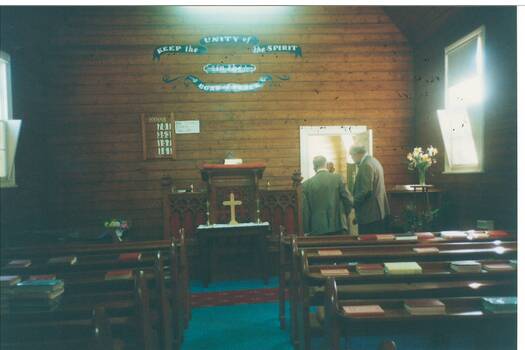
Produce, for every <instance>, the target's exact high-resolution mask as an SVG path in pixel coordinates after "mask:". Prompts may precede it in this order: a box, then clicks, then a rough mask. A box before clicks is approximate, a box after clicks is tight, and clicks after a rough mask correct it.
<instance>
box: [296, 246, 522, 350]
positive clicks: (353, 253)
mask: <svg viewBox="0 0 525 350" xmlns="http://www.w3.org/2000/svg"><path fill="white" fill-rule="evenodd" d="M430 246H432V245H430ZM435 246H436V247H439V253H435V254H420V253H416V252H414V251H413V248H414V247H416V245H407V244H403V245H389V246H379V245H378V246H367V247H356V246H353V247H341V248H339V253H340V255H333V256H324V255H320V254H319V249H317V248H307V249H301V250H300V254H299V253H297V254H299V255H300V261H301V263H300V266H301V269H300V270H299V272H298V273H297V275H298V276H297V277H294V279H296V280H297V287H296V288H297V290H296V295H297V299H296V300H295V303H294V304H296V305H295V308H294V309H293V310H294V311H295V312H296V314H292V326H293V327H296V328H295V334H296V335H297V337H298V339H297V338H294V339H293V340H294V344H295V345H296V346H297V345H299V346H300V348H301V349H304V348H306V349H307V348H308V346H309V338H308V335H309V329H310V320H309V312H308V310H309V307H310V305H320V303H321V301H320V299H322V298H319V297H318V295H319V293H314V294H313V295H312V294H311V292H310V290H311V288H312V287H316V286H317V287H320V286H323V285H324V283H325V281H326V279H327V278H328V277H327V276H324V275H322V274H320V273H319V270H320V268H321V267H323V266H324V267H331V268H333V267H338V266H337V265H336V266H333V264H340V266H339V267H345V268H346V267H348V265H347V264H348V263H355V262H379V263H383V262H392V261H418V262H425V261H427V262H431V261H441V262H442V263H441V264H440V263H422V265H423V266H424V267H426V269H424V273H422V274H417V275H401V276H392V275H387V274H385V275H380V276H360V275H350V276H338V277H336V279H337V280H338V282H341V283H345V284H348V285H352V287H355V285H356V284H360V285H363V286H364V287H365V289H364V290H365V291H368V292H371V293H373V292H374V291H373V290H371V291H370V290H369V289H367V288H366V285H367V284H370V285H371V284H372V283H376V284H378V283H382V284H383V286H382V288H383V289H385V288H388V284H389V283H390V284H392V283H400V284H399V285H398V286H396V288H398V287H399V288H401V289H402V290H404V289H406V287H407V285H408V284H409V283H414V282H429V283H438V282H441V281H443V282H448V281H454V280H458V279H465V278H466V279H467V281H469V283H467V285H466V287H467V289H466V292H467V293H468V292H469V291H470V290H471V288H468V284H472V283H476V284H479V283H485V282H486V280H498V281H501V282H506V281H509V280H510V281H514V282H511V286H510V287H509V288H511V289H512V288H513V286H514V285H515V281H516V272H515V271H511V272H504V273H501V272H499V273H481V274H466V275H465V274H460V273H450V270H448V269H446V266H447V263H443V261H445V262H449V261H454V260H474V259H492V260H494V259H498V260H502V259H507V260H508V259H514V258H516V256H517V245H516V242H505V243H501V244H499V245H497V248H500V249H497V250H495V248H494V244H493V243H492V242H483V243H478V242H471V243H440V244H435ZM417 247H421V245H417ZM427 247H428V246H427ZM295 250H296V251H297V250H298V249H297V248H296V247H295ZM498 260H494V261H498ZM312 264H314V265H312ZM315 264H318V265H320V266H315ZM328 265H332V266H328ZM351 269H352V272H354V273H355V272H356V271H355V267H353V268H351ZM453 286H457V287H464V286H462V285H461V284H460V285H451V286H447V288H449V287H453ZM501 286H502V288H503V291H501V292H499V293H504V292H505V290H506V289H505V288H507V287H508V286H507V285H505V284H501ZM377 287H379V285H378V286H377ZM422 287H423V285H422ZM354 291H357V289H356V288H354ZM395 291H396V290H394V291H393V292H395ZM448 292H449V291H447V293H448ZM458 292H459V291H458ZM463 292H465V291H463ZM316 294H317V298H316ZM294 317H295V319H294ZM305 337H306V338H305Z"/></svg>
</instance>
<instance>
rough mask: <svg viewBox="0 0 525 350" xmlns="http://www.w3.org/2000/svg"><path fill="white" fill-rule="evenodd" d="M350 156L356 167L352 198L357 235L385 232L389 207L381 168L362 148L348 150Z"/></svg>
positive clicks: (356, 147) (354, 147)
mask: <svg viewBox="0 0 525 350" xmlns="http://www.w3.org/2000/svg"><path fill="white" fill-rule="evenodd" d="M350 156H352V159H353V160H354V162H355V163H356V164H357V165H358V170H357V176H356V178H355V184H354V190H353V196H354V207H355V211H356V219H357V223H358V224H359V233H360V234H363V233H383V232H386V230H387V220H388V216H389V215H390V206H389V205H388V197H387V194H386V191H385V179H384V174H383V166H382V165H381V163H379V161H378V160H377V159H375V158H374V157H372V156H371V155H369V154H368V153H367V152H366V149H365V148H364V147H362V146H353V147H352V148H350Z"/></svg>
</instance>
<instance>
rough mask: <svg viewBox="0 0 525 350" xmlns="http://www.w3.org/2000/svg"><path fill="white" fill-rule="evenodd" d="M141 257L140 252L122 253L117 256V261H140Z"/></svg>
mask: <svg viewBox="0 0 525 350" xmlns="http://www.w3.org/2000/svg"><path fill="white" fill-rule="evenodd" d="M141 258H142V254H141V253H123V254H120V255H119V256H118V261H123V262H126V261H140V259H141Z"/></svg>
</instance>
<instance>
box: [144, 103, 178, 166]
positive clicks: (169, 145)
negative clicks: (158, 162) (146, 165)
mask: <svg viewBox="0 0 525 350" xmlns="http://www.w3.org/2000/svg"><path fill="white" fill-rule="evenodd" d="M174 119H175V118H174V115H173V113H171V114H169V115H164V116H162V115H153V116H147V115H142V117H141V122H142V152H143V156H144V160H146V159H163V158H165V159H175V120H174Z"/></svg>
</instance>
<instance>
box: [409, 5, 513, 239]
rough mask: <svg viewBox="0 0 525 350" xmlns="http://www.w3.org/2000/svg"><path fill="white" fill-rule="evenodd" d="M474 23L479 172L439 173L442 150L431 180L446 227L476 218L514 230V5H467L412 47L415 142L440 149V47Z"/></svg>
mask: <svg viewBox="0 0 525 350" xmlns="http://www.w3.org/2000/svg"><path fill="white" fill-rule="evenodd" d="M480 25H485V29H486V35H485V39H486V50H485V66H486V83H487V84H486V88H487V90H486V91H487V96H486V100H485V171H484V173H481V174H453V175H451V174H449V175H445V174H441V172H442V171H443V164H444V163H443V153H441V155H440V157H439V159H440V161H439V162H438V164H437V165H438V166H437V167H433V169H432V174H433V176H432V177H431V180H430V181H431V182H432V183H434V184H437V185H438V186H440V187H442V188H444V189H445V190H446V191H447V194H448V201H447V203H446V204H445V205H446V207H445V208H444V209H445V210H446V212H447V213H448V214H449V217H448V218H447V219H448V222H449V225H450V227H454V228H461V227H464V228H471V227H473V226H474V225H475V223H476V219H492V220H495V221H496V226H497V227H500V228H506V229H511V230H515V229H516V228H517V89H516V72H517V70H516V9H515V8H514V7H490V8H487V7H486V8H476V7H473V8H470V9H467V10H465V11H463V13H462V15H461V16H460V17H458V18H454V19H453V21H451V22H450V23H447V25H446V26H445V27H444V29H443V30H442V31H440V32H438V33H436V34H435V35H433V36H432V37H430V38H429V39H428V40H427V41H426V43H425V44H424V45H421V46H420V47H417V48H415V50H414V62H415V64H414V65H415V73H414V75H415V80H416V83H415V91H416V94H415V116H416V128H417V132H416V144H419V145H428V144H432V145H437V147H439V149H440V150H441V151H443V149H444V148H443V142H442V139H441V134H440V131H439V127H438V122H437V117H436V110H437V109H441V108H443V107H444V49H445V47H446V46H448V45H450V44H451V43H453V42H454V41H456V40H458V39H459V38H461V37H462V36H464V35H466V34H468V33H470V32H471V31H473V30H474V29H476V28H477V27H479V26H480Z"/></svg>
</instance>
